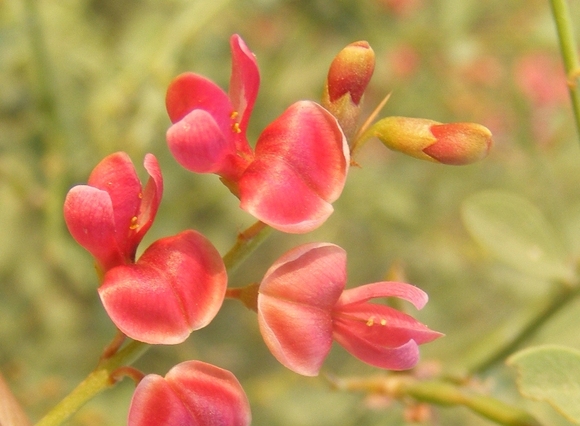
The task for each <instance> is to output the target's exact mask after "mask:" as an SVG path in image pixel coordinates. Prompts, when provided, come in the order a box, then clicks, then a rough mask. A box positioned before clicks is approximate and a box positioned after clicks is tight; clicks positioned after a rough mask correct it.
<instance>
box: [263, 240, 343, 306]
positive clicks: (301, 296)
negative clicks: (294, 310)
mask: <svg viewBox="0 0 580 426" xmlns="http://www.w3.org/2000/svg"><path fill="white" fill-rule="evenodd" d="M345 284H346V252H345V251H344V250H343V249H342V248H340V247H338V246H336V245H334V244H329V243H311V244H303V245H301V246H299V247H297V248H295V249H293V250H290V251H289V252H287V253H285V254H284V255H283V256H282V257H280V258H279V259H278V260H276V262H274V264H273V265H272V266H271V267H270V269H268V271H267V272H266V274H265V276H264V279H263V280H262V282H261V284H260V290H259V291H260V294H262V295H267V296H270V297H274V298H278V299H281V300H289V301H291V302H294V303H299V304H304V305H309V306H313V307H319V308H321V309H325V310H328V311H329V312H330V309H332V307H333V306H334V304H335V303H336V301H337V300H338V298H339V297H340V294H341V292H342V290H343V289H344V286H345Z"/></svg>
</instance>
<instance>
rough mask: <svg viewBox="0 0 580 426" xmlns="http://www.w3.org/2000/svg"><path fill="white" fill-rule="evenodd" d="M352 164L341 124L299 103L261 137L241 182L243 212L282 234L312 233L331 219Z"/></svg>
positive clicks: (311, 104)
mask: <svg viewBox="0 0 580 426" xmlns="http://www.w3.org/2000/svg"><path fill="white" fill-rule="evenodd" d="M348 164H349V154H348V146H347V144H346V139H345V138H344V135H343V134H342V131H341V130H340V127H339V126H338V124H337V122H336V119H335V118H334V117H332V115H331V114H330V113H329V112H327V111H326V110H325V109H324V108H322V107H321V106H319V105H318V104H316V103H314V102H310V101H302V102H297V103H295V104H293V105H292V106H290V107H289V108H288V109H287V110H286V111H285V112H284V113H283V114H282V115H281V116H280V117H278V118H277V119H276V120H275V121H274V122H272V123H271V124H270V125H269V126H268V127H267V128H266V129H265V130H264V132H263V133H262V134H261V135H260V138H259V139H258V142H257V144H256V153H255V159H254V161H253V162H252V163H251V164H250V166H249V167H248V168H247V169H246V171H245V172H244V173H243V175H242V177H241V179H240V181H239V189H240V200H241V204H240V206H241V208H242V209H244V210H246V211H248V212H249V213H251V214H252V215H254V216H255V217H257V218H258V219H260V220H262V221H264V222H266V223H268V224H269V225H271V226H272V227H274V228H276V229H279V230H281V231H283V232H292V233H304V232H309V231H312V230H313V229H315V228H317V227H318V226H320V225H321V224H322V223H323V222H324V221H325V220H326V219H327V218H328V216H330V214H331V213H332V211H333V209H332V206H331V203H332V202H333V201H335V200H336V199H337V198H338V196H339V195H340V193H341V192H342V189H343V187H344V183H345V181H346V174H347V171H348Z"/></svg>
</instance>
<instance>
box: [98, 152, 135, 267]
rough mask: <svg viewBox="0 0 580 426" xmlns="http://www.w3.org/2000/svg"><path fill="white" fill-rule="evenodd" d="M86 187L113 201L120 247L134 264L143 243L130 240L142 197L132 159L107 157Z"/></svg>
mask: <svg viewBox="0 0 580 426" xmlns="http://www.w3.org/2000/svg"><path fill="white" fill-rule="evenodd" d="M87 184H88V185H90V186H93V187H95V188H98V189H102V190H103V191H107V193H108V194H109V196H110V197H111V202H112V203H113V214H114V216H115V222H114V224H115V229H116V232H117V244H118V245H119V247H120V249H121V251H122V252H123V254H124V255H125V256H126V258H127V259H130V260H131V261H132V260H134V256H135V251H136V250H137V246H138V245H139V242H140V240H137V239H136V238H129V236H130V235H132V234H133V232H134V231H133V230H134V229H135V225H136V223H137V220H138V219H137V215H138V214H139V208H140V206H141V200H142V196H143V194H142V192H141V191H142V187H141V182H140V181H139V177H138V176H137V172H136V171H135V167H134V166H133V163H132V162H131V159H130V158H129V156H128V155H127V154H126V153H125V152H116V153H114V154H111V155H108V156H107V157H105V158H104V159H103V160H101V162H100V163H99V164H97V166H96V167H95V168H94V169H93V171H92V172H91V174H90V176H89V180H88V182H87ZM141 237H142V235H141Z"/></svg>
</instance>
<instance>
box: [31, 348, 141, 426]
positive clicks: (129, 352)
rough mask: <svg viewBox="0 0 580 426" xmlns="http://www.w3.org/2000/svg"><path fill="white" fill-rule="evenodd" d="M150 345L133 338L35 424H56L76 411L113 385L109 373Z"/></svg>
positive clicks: (42, 425) (128, 362) (38, 425)
mask: <svg viewBox="0 0 580 426" xmlns="http://www.w3.org/2000/svg"><path fill="white" fill-rule="evenodd" d="M149 347H150V345H147V344H145V343H141V342H137V341H135V340H133V341H131V342H130V343H129V344H127V345H126V346H125V347H124V348H123V349H121V350H120V351H119V352H117V353H116V354H115V355H113V356H112V357H110V358H109V359H108V360H106V361H104V362H102V363H100V365H99V366H98V367H97V368H96V369H95V370H94V371H93V372H92V373H91V374H89V375H88V376H87V378H86V379H85V380H83V381H82V382H81V383H80V384H79V385H78V386H77V387H76V388H75V389H74V390H73V391H72V392H71V393H70V394H68V395H67V396H66V397H65V398H64V399H63V400H62V401H61V402H59V403H58V404H57V405H56V406H55V407H54V408H53V409H52V410H51V411H50V412H49V413H48V414H47V415H46V416H44V417H43V418H42V419H41V420H40V421H39V422H38V423H37V424H36V426H57V425H60V424H62V422H64V421H65V420H67V419H68V418H69V417H70V416H72V415H73V414H74V413H76V412H77V410H78V409H79V408H80V407H82V406H83V405H84V404H85V403H86V402H88V401H90V400H91V399H92V398H94V397H95V396H96V395H98V394H99V393H101V392H103V391H104V390H105V389H108V388H109V387H112V386H113V385H115V383H116V382H115V380H113V379H111V373H112V372H113V371H115V370H116V369H118V368H119V367H121V366H123V365H128V364H131V363H133V362H135V361H136V360H137V359H138V358H139V357H140V356H141V355H143V354H144V353H145V352H146V351H147V350H148V349H149Z"/></svg>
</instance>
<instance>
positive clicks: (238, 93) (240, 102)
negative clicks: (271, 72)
mask: <svg viewBox="0 0 580 426" xmlns="http://www.w3.org/2000/svg"><path fill="white" fill-rule="evenodd" d="M230 47H231V51H232V75H231V77H230V90H229V95H230V100H231V102H232V106H233V108H234V111H236V112H237V113H238V117H239V120H238V122H239V125H240V133H242V134H244V135H245V133H246V129H247V127H248V120H249V118H250V114H251V113H252V109H253V108H254V103H255V101H256V97H257V96H258V88H259V87H260V72H259V70H258V64H257V63H256V57H255V56H254V54H253V53H252V52H251V51H250V49H248V46H246V43H244V41H243V40H242V38H241V37H240V36H239V35H237V34H234V35H233V36H232V37H231V38H230Z"/></svg>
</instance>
